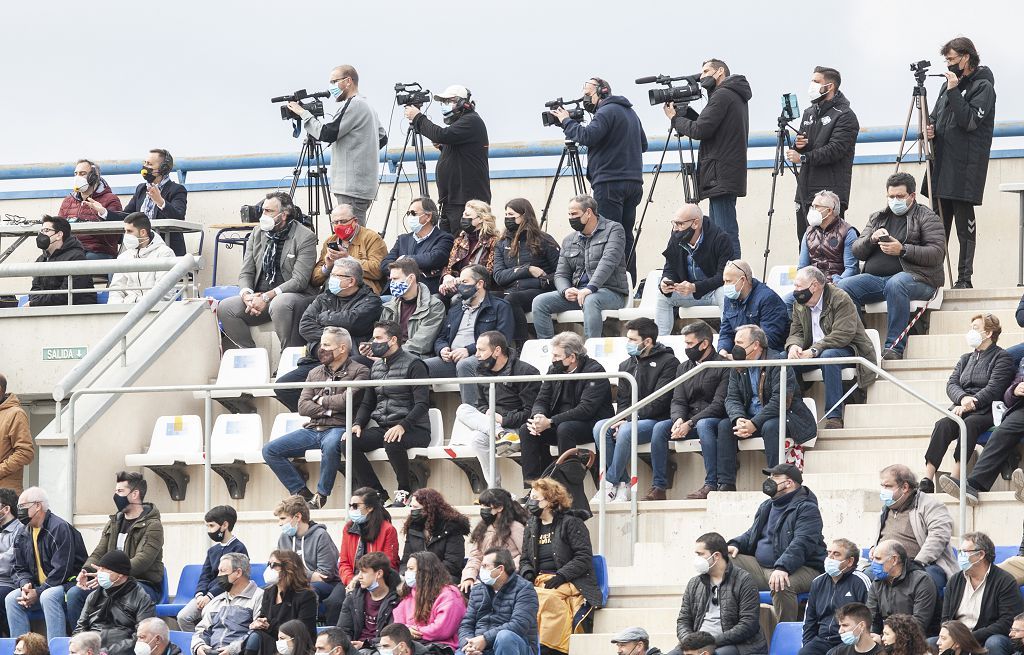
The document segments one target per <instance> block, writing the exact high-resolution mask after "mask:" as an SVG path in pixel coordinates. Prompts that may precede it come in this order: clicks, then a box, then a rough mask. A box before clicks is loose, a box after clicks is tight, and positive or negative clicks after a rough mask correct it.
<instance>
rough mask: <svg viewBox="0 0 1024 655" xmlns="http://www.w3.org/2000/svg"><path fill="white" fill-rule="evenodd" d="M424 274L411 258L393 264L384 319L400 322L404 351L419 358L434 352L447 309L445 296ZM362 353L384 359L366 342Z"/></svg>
mask: <svg viewBox="0 0 1024 655" xmlns="http://www.w3.org/2000/svg"><path fill="white" fill-rule="evenodd" d="M422 276H423V272H422V271H420V267H419V264H417V263H416V261H415V260H413V259H412V258H410V257H403V258H402V259H399V260H398V261H396V262H394V263H393V264H391V268H390V272H389V276H388V292H389V293H390V296H391V299H390V300H388V301H387V302H386V303H384V306H383V308H382V309H381V312H380V320H382V321H392V322H394V323H397V324H398V327H399V328H400V330H401V342H402V349H403V350H406V351H408V352H410V353H412V354H413V355H416V356H417V357H429V356H430V355H431V354H433V352H434V341H435V340H436V339H437V333H438V332H440V330H441V324H442V323H443V322H444V319H445V314H446V312H445V308H444V303H443V302H441V299H440V298H438V297H437V296H435V295H433V294H432V293H431V292H430V289H429V288H428V287H427V285H425V284H423V283H422V282H420V278H421V277H422ZM359 354H360V355H362V356H363V357H366V358H367V359H371V360H373V361H377V360H378V359H380V358H379V357H375V356H374V354H373V350H372V348H371V347H370V344H369V342H366V341H364V342H363V343H361V344H359Z"/></svg>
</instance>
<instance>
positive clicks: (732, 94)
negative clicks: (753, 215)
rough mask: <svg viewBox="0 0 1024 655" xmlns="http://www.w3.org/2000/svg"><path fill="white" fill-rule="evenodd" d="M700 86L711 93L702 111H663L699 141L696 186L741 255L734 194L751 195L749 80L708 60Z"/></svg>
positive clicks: (667, 108) (679, 128)
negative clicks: (749, 170) (708, 200)
mask: <svg viewBox="0 0 1024 655" xmlns="http://www.w3.org/2000/svg"><path fill="white" fill-rule="evenodd" d="M700 85H701V86H702V87H704V88H705V89H706V90H707V92H708V104H707V106H705V107H704V111H702V112H701V113H700V115H699V116H698V115H697V112H695V111H694V110H693V109H692V108H691V109H688V110H687V112H686V115H685V116H677V115H676V109H675V106H674V105H672V103H668V104H666V105H665V115H666V116H668V117H669V118H670V119H671V120H672V127H674V128H675V129H676V132H678V133H679V134H681V135H683V136H688V137H690V138H691V139H698V140H699V141H700V150H699V151H698V153H699V156H700V164H699V166H698V168H697V177H698V184H697V188H698V190H699V192H700V197H701V198H710V205H709V208H708V214H709V215H710V217H711V220H712V221H714V223H715V224H716V225H717V226H718V227H720V228H722V230H723V231H724V232H725V233H726V234H728V235H729V240H730V241H732V244H733V248H735V250H736V254H735V255H734V257H735V258H736V259H739V258H740V227H739V224H738V223H737V222H736V198H738V197H739V196H745V195H747V135H748V134H749V133H750V119H749V111H748V109H747V103H748V102H749V101H750V96H751V93H750V84H749V83H747V78H746V77H744V76H742V75H730V73H729V67H728V66H726V65H725V62H724V61H722V60H720V59H709V60H707V61H706V62H704V66H703V68H702V69H701V77H700Z"/></svg>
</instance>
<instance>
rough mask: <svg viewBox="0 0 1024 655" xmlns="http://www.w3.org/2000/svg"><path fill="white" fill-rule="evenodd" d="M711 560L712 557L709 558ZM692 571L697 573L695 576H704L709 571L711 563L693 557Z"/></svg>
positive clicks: (697, 556) (698, 557) (696, 556)
mask: <svg viewBox="0 0 1024 655" xmlns="http://www.w3.org/2000/svg"><path fill="white" fill-rule="evenodd" d="M711 557H712V558H713V557H714V555H712V556H711ZM693 570H694V571H696V572H697V575H704V574H705V573H707V572H708V571H710V570H711V563H710V562H708V560H707V559H704V558H703V557H701V556H700V555H694V556H693Z"/></svg>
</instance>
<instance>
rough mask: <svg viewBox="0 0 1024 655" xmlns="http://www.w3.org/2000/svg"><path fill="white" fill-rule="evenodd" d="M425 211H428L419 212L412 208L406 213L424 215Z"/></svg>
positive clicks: (407, 214)
mask: <svg viewBox="0 0 1024 655" xmlns="http://www.w3.org/2000/svg"><path fill="white" fill-rule="evenodd" d="M425 213H426V212H418V211H416V210H415V209H410V210H409V211H407V212H405V215H406V216H422V215H423V214H425Z"/></svg>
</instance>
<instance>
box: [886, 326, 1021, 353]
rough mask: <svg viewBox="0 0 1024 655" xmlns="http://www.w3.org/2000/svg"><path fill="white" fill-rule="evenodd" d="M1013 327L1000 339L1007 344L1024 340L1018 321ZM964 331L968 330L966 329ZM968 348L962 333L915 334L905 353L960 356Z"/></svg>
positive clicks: (910, 338)
mask: <svg viewBox="0 0 1024 655" xmlns="http://www.w3.org/2000/svg"><path fill="white" fill-rule="evenodd" d="M1013 328H1014V330H1013V331H1010V332H1007V331H1004V332H1003V333H1002V335H1001V336H1000V337H999V340H1000V341H1001V342H1003V343H1005V344H1018V343H1020V342H1021V341H1024V332H1021V330H1020V328H1018V327H1017V325H1016V323H1014V324H1013ZM964 332H965V333H966V332H967V330H966V329H964ZM968 350H969V348H968V347H967V341H966V340H965V339H964V337H963V335H962V334H927V335H913V336H911V337H909V340H908V341H907V348H906V351H905V352H904V355H905V356H906V357H909V358H918V357H921V358H935V357H959V356H960V355H962V354H963V353H965V352H967V351H968Z"/></svg>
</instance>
